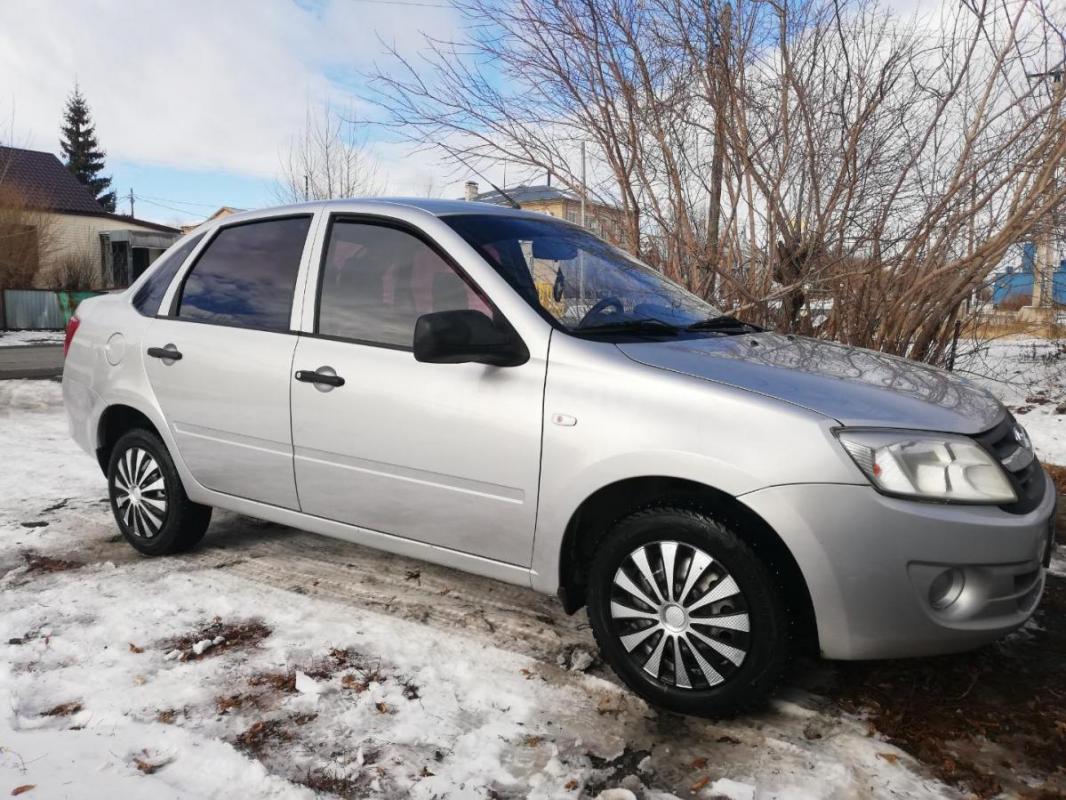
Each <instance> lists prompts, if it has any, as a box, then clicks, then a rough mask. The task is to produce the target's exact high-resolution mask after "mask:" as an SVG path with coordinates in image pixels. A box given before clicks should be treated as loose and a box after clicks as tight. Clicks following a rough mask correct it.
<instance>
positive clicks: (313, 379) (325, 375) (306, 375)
mask: <svg viewBox="0 0 1066 800" xmlns="http://www.w3.org/2000/svg"><path fill="white" fill-rule="evenodd" d="M319 369H329V367H319ZM331 372H332V370H330V372H318V371H315V370H308V369H301V370H298V371H297V373H296V380H298V381H303V382H304V383H319V384H322V385H324V386H344V378H342V377H341V376H340V375H334V374H331Z"/></svg>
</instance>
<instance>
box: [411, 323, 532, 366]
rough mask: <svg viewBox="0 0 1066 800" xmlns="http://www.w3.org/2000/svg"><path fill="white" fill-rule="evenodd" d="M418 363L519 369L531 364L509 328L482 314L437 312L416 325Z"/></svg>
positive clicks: (524, 350) (523, 345)
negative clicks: (488, 365) (482, 365)
mask: <svg viewBox="0 0 1066 800" xmlns="http://www.w3.org/2000/svg"><path fill="white" fill-rule="evenodd" d="M415 360H416V361H422V362H424V363H427V364H466V363H470V362H473V363H477V364H490V365H492V366H494V367H517V366H519V365H520V364H525V363H526V362H527V361H529V350H527V349H526V346H525V343H523V342H522V340H521V339H520V338H519V337H518V334H517V333H515V332H514V330H512V329H511V328H510V327H509V326H507V325H506V324H504V325H498V324H496V323H495V322H493V321H492V320H491V319H489V318H488V317H487V316H486V315H485V314H483V313H482V312H480V311H437V312H434V313H432V314H423V315H422V316H420V317H419V318H418V321H417V322H415Z"/></svg>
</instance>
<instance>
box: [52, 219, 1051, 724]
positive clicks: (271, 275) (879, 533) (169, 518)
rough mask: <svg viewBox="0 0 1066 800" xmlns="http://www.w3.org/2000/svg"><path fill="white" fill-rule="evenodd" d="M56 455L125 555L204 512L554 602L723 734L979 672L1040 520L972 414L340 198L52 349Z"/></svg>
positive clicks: (590, 249)
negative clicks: (100, 486)
mask: <svg viewBox="0 0 1066 800" xmlns="http://www.w3.org/2000/svg"><path fill="white" fill-rule="evenodd" d="M66 347H67V355H66V366H65V369H64V374H63V393H64V397H65V401H66V407H67V411H68V414H69V417H70V428H71V432H72V435H73V437H74V439H75V440H76V441H77V442H78V444H79V445H80V446H81V447H82V448H83V449H85V450H86V451H87V452H88V453H90V454H92V455H93V456H94V457H95V458H96V459H97V460H98V461H99V464H100V467H101V469H102V470H103V471H104V473H105V475H106V476H107V482H108V488H109V492H110V499H111V506H112V509H113V511H114V515H115V520H116V522H117V524H118V527H119V529H120V530H121V531H122V534H123V535H124V536H125V538H126V540H127V541H128V542H129V543H130V544H131V545H132V546H133V547H135V548H136V549H137V550H139V551H140V552H142V553H144V554H146V555H153V556H155V555H164V554H168V553H175V552H180V551H183V550H188V549H189V548H191V547H193V546H195V545H196V544H197V542H199V541H200V539H201V538H202V537H203V535H204V533H205V531H206V529H207V527H208V522H209V520H210V517H211V509H212V508H214V507H217V508H224V509H229V510H231V511H235V512H238V513H241V514H246V515H250V516H253V517H258V518H262V519H265V520H271V521H274V522H277V523H281V524H284V525H289V526H292V527H295V528H302V529H305V530H308V531H313V532H316V533H319V534H323V535H326V536H334V537H338V538H341V539H346V540H349V541H352V542H357V543H359V544H362V545H368V546H370V547H376V548H381V549H383V550H388V551H391V552H394V553H398V554H402V555H405V556H411V557H415V558H422V559H425V560H428V561H434V562H437V563H439V564H445V565H448V566H451V567H456V568H459V569H463V570H468V571H470V572H475V573H479V574H481V575H487V576H490V577H493V578H497V579H500V580H504V581H509V582H512V583H516V584H521V585H524V586H530V587H532V588H533V589H536V590H537V591H540V592H548V593H554V594H558V596H559V597H560V599H561V602H562V603H563V604H564V606H565V607H566V609H567V610H569V611H571V612H573V611H576V610H577V609H579V608H581V607H587V609H588V615H589V619H590V622H591V625H592V629H593V631H594V632H595V636H596V639H597V641H598V642H599V645H600V648H601V650H602V653H603V656H604V658H605V660H606V661H607V663H609V664H610V666H611V667H612V668H613V669H614V670H615V672H616V673H617V674H618V675H619V676H620V677H621V678H622V680H624V681H625V682H626V683H627V684H628V685H629V686H630V687H631V688H632V689H633V690H634V691H635V692H637V693H639V694H640V695H642V696H643V697H645V698H646V699H648V700H649V701H651V702H653V703H655V704H658V705H660V706H664V707H667V708H670V709H674V710H677V711H681V712H687V713H696V714H713V715H721V714H727V713H731V712H736V711H738V710H740V709H743V708H746V707H749V706H750V705H751V704H752V703H754V702H756V701H758V700H759V699H760V698H762V697H764V696H765V695H766V694H767V693H768V692H770V691H772V689H773V688H774V686H775V685H776V683H777V681H778V680H779V679H780V677H781V675H782V673H783V671H784V665H785V663H786V658H787V656H788V654H789V653H790V652H795V651H797V650H798V649H800V648H802V647H805V646H808V645H811V644H813V646H814V647H815V648H816V652H819V653H821V655H823V656H824V657H827V658H834V659H867V658H885V657H897V656H918V655H925V654H933V653H945V652H950V651H957V650H962V649H966V648H971V647H975V646H977V645H981V644H983V643H986V642H989V641H992V640H994V639H996V638H997V637H1000V636H1002V635H1003V634H1005V633H1007V632H1009V631H1011V630H1013V629H1015V628H1017V627H1018V626H1019V625H1021V624H1022V623H1023V622H1025V620H1026V619H1028V618H1029V616H1030V615H1031V614H1032V613H1033V611H1034V609H1035V608H1036V606H1037V603H1038V602H1039V600H1040V596H1041V593H1042V591H1043V587H1044V569H1045V567H1046V566H1047V564H1048V559H1049V558H1050V552H1051V547H1052V542H1053V531H1052V522H1051V520H1052V519H1053V510H1054V504H1055V492H1054V489H1053V487H1052V484H1051V481H1050V479H1049V478H1048V476H1047V475H1046V473H1045V472H1044V470H1043V469H1042V468H1041V466H1040V465H1039V463H1038V462H1037V460H1036V459H1035V458H1034V454H1033V450H1032V447H1031V446H1030V443H1029V440H1028V438H1027V436H1026V434H1025V431H1024V430H1023V429H1022V428H1021V427H1020V426H1019V425H1018V424H1017V422H1015V420H1014V419H1013V418H1012V417H1011V415H1010V414H1009V413H1008V411H1007V410H1006V409H1005V408H1004V407H1003V406H1002V405H1001V404H1000V403H999V402H997V401H996V400H995V399H994V398H993V397H992V396H990V395H989V394H988V393H987V392H985V391H983V390H981V389H979V388H977V387H975V386H973V385H971V384H969V383H967V382H966V381H964V380H961V379H959V378H957V377H955V376H953V375H951V374H949V373H946V372H943V371H941V370H938V369H935V368H932V367H929V366H927V365H924V364H919V363H914V362H910V361H907V360H904V359H900V358H894V357H891V356H887V355H883V354H880V353H875V352H870V351H867V350H862V349H857V348H854V347H846V346H842V345H839V344H834V343H831V342H824V341H815V340H811V339H805V338H801V337H796V336H791V335H781V334H777V333H772V332H768V331H763V330H761V329H759V328H756V327H754V326H752V325H748V324H745V323H743V322H740V321H738V320H736V319H734V318H732V317H729V316H726V315H724V314H722V313H721V312H720V311H719V310H717V309H715V308H713V307H712V306H710V305H708V304H707V303H706V302H704V301H703V300H701V299H700V298H698V297H696V296H694V295H692V294H690V293H688V292H686V291H685V290H684V289H682V288H680V287H679V286H677V285H676V284H674V283H672V282H671V281H669V280H667V279H666V278H665V277H663V275H661V274H659V273H658V272H656V271H655V270H653V269H650V268H649V267H647V266H645V265H643V264H641V263H640V262H639V261H637V260H635V259H634V258H633V257H631V256H629V255H627V254H626V253H624V252H622V251H621V250H618V249H617V248H615V247H613V246H611V245H609V244H607V243H605V242H603V241H602V240H600V239H598V238H596V237H595V236H593V235H592V234H590V233H589V232H587V231H586V230H584V229H582V228H580V227H578V226H576V225H571V224H568V223H566V222H563V221H561V220H558V219H553V218H551V217H548V216H545V215H541V214H532V213H525V212H521V211H517V210H511V209H507V208H500V207H496V206H490V205H484V204H480V203H468V202H448V201H432V200H404V199H397V200H352V201H336V202H327V203H311V204H306V205H298V206H291V207H286V208H278V209H272V210H268V211H257V212H252V213H247V214H240V215H237V216H232V217H227V218H225V219H224V220H221V221H217V222H213V223H210V224H208V225H205V226H202V227H201V228H199V229H197V230H196V231H194V232H193V233H191V234H189V235H188V236H186V237H185V238H183V239H182V240H180V241H179V242H178V243H176V244H175V245H174V246H173V247H171V248H170V250H168V251H167V253H166V254H164V255H163V256H162V257H161V258H160V259H159V260H158V261H157V262H156V263H155V264H153V265H152V267H151V268H150V269H149V270H148V271H147V272H146V273H145V274H143V275H141V276H140V277H139V278H138V280H137V281H136V282H135V283H134V284H133V285H132V286H131V287H130V288H129V290H127V291H125V292H122V293H117V294H111V295H107V296H102V297H98V298H93V299H90V300H86V301H85V302H83V303H82V304H81V306H80V307H79V309H78V313H77V317H76V319H73V320H71V324H70V327H69V328H68V331H67V342H66Z"/></svg>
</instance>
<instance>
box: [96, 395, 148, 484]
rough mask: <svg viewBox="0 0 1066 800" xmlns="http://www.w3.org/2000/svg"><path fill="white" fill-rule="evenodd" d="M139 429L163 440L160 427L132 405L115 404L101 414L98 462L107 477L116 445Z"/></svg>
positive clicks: (98, 433) (98, 423) (97, 436)
mask: <svg viewBox="0 0 1066 800" xmlns="http://www.w3.org/2000/svg"><path fill="white" fill-rule="evenodd" d="M137 428H140V429H142V430H147V431H150V432H151V433H154V434H155V435H156V436H158V437H159V438H160V439H162V438H163V436H162V434H161V433H160V430H159V427H158V426H157V425H156V424H155V423H154V422H153V421H152V419H151V417H149V416H148V415H147V414H145V413H144V412H143V411H141V410H140V409H138V408H134V407H133V406H131V405H126V404H125V403H114V404H112V405H109V406H108V407H107V408H105V409H104V411H103V413H102V414H100V420H99V422H97V424H96V461H97V463H98V464H99V465H100V469H101V470H103V472H104V474H105V475H106V474H107V465H108V462H109V461H110V460H111V451H112V449H114V446H115V443H116V442H117V441H118V440H119V439H120V438H121V437H122V436H123V435H124V434H126V433H127V432H129V431H131V430H134V429H137Z"/></svg>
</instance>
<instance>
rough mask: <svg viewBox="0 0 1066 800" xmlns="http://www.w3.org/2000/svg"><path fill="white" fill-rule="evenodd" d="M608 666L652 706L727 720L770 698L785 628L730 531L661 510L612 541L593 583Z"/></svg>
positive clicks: (773, 596) (772, 595) (630, 522)
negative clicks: (729, 716)
mask: <svg viewBox="0 0 1066 800" xmlns="http://www.w3.org/2000/svg"><path fill="white" fill-rule="evenodd" d="M589 580H590V585H589V599H588V614H589V621H590V622H591V624H592V629H593V632H594V633H595V635H596V639H597V641H598V642H599V645H600V649H601V651H602V652H603V654H604V658H605V659H606V661H607V662H608V663H609V664H610V665H611V667H612V669H614V671H615V673H616V674H617V675H618V676H619V677H620V678H621V679H622V680H623V681H624V682H625V683H626V684H627V685H628V686H629V687H630V688H631V689H633V691H635V692H636V693H637V694H639V695H641V696H642V697H644V698H645V699H646V700H648V701H650V702H651V703H653V704H655V705H658V706H661V707H664V708H668V709H671V710H673V711H678V712H681V713H685V714H698V715H703V716H727V715H729V714H735V713H737V712H739V711H742V710H745V709H747V708H749V707H751V706H753V705H756V704H757V703H759V702H760V701H762V700H763V699H765V697H766V696H767V695H768V694H769V693H770V692H771V691H772V690H773V689H774V688H775V686H776V684H777V681H778V679H779V677H780V675H781V673H782V671H783V668H784V664H785V659H786V656H787V649H788V648H787V645H788V641H787V639H788V619H787V616H786V614H785V610H784V605H783V603H782V601H781V596H780V593H779V591H778V589H777V587H776V585H775V583H774V581H773V579H772V577H771V575H770V573H769V571H768V570H767V569H766V566H765V564H764V563H763V562H762V561H761V560H760V559H759V558H758V557H757V556H756V555H755V553H754V552H753V551H752V550H751V548H750V547H749V546H748V545H747V544H746V543H745V542H744V541H743V540H742V539H741V538H740V537H739V536H738V535H737V534H736V533H735V532H734V531H733V530H732V529H731V528H730V527H729V526H728V525H726V524H724V523H723V522H721V521H719V520H718V519H716V518H714V517H712V516H709V515H707V514H705V513H702V512H700V511H696V510H692V509H687V508H680V507H659V508H651V509H647V510H644V511H640V512H637V513H635V514H632V515H630V516H628V517H625V518H624V519H622V520H621V521H619V522H618V523H616V524H615V525H614V527H613V528H612V529H611V530H610V531H609V533H608V534H607V537H606V538H605V540H604V541H603V543H601V545H600V548H599V550H598V552H597V554H596V556H595V558H594V561H593V564H592V569H591V573H590V576H589Z"/></svg>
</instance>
